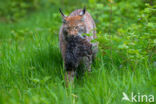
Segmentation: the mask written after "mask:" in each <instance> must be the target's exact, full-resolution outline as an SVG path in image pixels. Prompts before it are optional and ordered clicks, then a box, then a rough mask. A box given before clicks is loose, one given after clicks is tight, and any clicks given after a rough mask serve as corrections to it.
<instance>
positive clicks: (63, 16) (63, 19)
mask: <svg viewBox="0 0 156 104" xmlns="http://www.w3.org/2000/svg"><path fill="white" fill-rule="evenodd" d="M59 11H60V13H61V16H62V21H63V23H65V22H66V20H65V17H66V16H65V15H64V14H63V12H62V10H61V8H59Z"/></svg>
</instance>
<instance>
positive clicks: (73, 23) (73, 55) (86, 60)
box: [59, 8, 97, 81]
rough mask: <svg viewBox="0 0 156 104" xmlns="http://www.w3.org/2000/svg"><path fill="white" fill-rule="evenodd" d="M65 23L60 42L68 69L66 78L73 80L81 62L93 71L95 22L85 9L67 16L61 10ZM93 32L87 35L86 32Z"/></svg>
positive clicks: (95, 49)
mask: <svg viewBox="0 0 156 104" xmlns="http://www.w3.org/2000/svg"><path fill="white" fill-rule="evenodd" d="M60 13H61V15H62V20H63V24H62V26H61V28H60V33H59V43H60V50H61V54H62V58H63V60H64V65H65V68H66V71H67V74H66V75H65V78H66V80H69V81H70V80H73V78H74V75H75V71H76V69H77V67H78V66H79V65H80V62H81V63H83V64H84V65H85V68H86V69H88V71H91V63H92V59H93V58H94V57H95V54H96V52H97V43H91V40H93V39H95V38H96V30H95V27H96V26H95V23H94V21H93V19H92V17H91V15H90V14H89V13H88V12H87V11H86V10H85V8H84V9H78V10H75V11H73V12H72V13H71V14H70V15H69V16H65V15H64V14H63V13H62V11H61V10H60ZM85 33H86V34H92V35H90V36H85V35H84V34H85Z"/></svg>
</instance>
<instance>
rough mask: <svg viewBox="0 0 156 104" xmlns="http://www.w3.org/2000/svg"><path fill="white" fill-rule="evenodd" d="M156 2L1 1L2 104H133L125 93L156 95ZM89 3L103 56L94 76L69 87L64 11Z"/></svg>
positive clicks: (83, 77) (82, 79) (123, 0)
mask: <svg viewBox="0 0 156 104" xmlns="http://www.w3.org/2000/svg"><path fill="white" fill-rule="evenodd" d="M154 4H155V2H154V1H152V0H136V1H133V2H131V0H80V1H74V0H57V1H53V0H12V1H10V0H5V1H0V104H131V103H132V102H128V101H122V100H121V99H122V97H123V95H122V93H123V92H125V93H126V94H127V95H128V96H130V95H131V93H132V92H133V93H134V94H138V93H140V94H142V95H145V94H146V95H154V96H155V97H156V35H155V34H156V31H155V30H156V22H155V21H156V19H155V17H154V15H155V13H156V5H154ZM84 5H85V6H86V7H87V10H88V11H89V12H90V13H91V15H92V16H93V18H94V20H95V22H96V25H97V28H96V30H97V36H98V37H97V39H96V40H95V41H98V42H99V52H98V54H97V57H96V60H95V62H94V64H93V65H92V72H91V73H85V74H84V75H82V76H81V78H79V79H75V83H74V86H72V87H69V88H66V87H65V86H64V73H65V71H64V70H63V69H64V68H63V62H62V59H61V55H60V50H59V43H58V33H59V28H60V26H61V24H62V23H61V16H60V14H59V12H58V8H60V7H61V8H62V10H63V11H64V12H65V14H69V13H70V12H71V11H73V10H75V9H77V8H83V6H84ZM93 42H94V41H93ZM142 103H146V102H145V100H144V102H142ZM146 104H147V103H146Z"/></svg>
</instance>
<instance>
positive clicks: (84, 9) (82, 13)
mask: <svg viewBox="0 0 156 104" xmlns="http://www.w3.org/2000/svg"><path fill="white" fill-rule="evenodd" d="M85 13H86V7H84V8H83V10H82V11H81V12H80V16H83V15H84V14H85Z"/></svg>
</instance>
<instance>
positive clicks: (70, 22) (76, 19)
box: [60, 8, 86, 38]
mask: <svg viewBox="0 0 156 104" xmlns="http://www.w3.org/2000/svg"><path fill="white" fill-rule="evenodd" d="M85 12H86V9H85V8H84V9H83V10H82V11H81V12H80V14H79V15H76V16H65V15H64V14H63V12H62V11H61V9H60V13H61V16H62V20H63V33H64V35H65V37H67V38H68V37H71V36H81V37H82V34H83V33H85V32H86V27H85V24H84V15H85Z"/></svg>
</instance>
